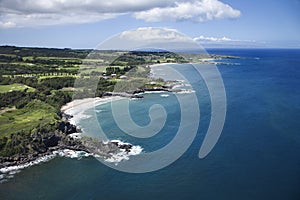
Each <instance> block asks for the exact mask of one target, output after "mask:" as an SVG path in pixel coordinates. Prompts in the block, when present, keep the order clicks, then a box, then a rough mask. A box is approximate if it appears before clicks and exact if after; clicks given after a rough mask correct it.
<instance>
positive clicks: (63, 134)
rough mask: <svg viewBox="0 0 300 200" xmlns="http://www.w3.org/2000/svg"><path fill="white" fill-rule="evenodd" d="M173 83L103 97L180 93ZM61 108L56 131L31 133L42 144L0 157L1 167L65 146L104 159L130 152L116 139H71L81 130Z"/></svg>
mask: <svg viewBox="0 0 300 200" xmlns="http://www.w3.org/2000/svg"><path fill="white" fill-rule="evenodd" d="M175 83H176V82H174V83H171V84H170V83H169V85H168V86H163V87H156V88H146V89H140V90H135V91H132V92H124V93H117V92H107V93H105V94H104V96H105V97H116V96H117V97H126V98H143V96H142V94H143V93H145V92H180V91H182V90H174V89H173V85H172V84H175ZM66 109H67V108H64V109H62V113H61V118H62V122H60V123H59V124H58V127H57V131H54V132H49V133H46V134H31V136H30V137H31V139H32V141H33V142H34V141H38V140H39V141H41V144H42V145H39V146H37V147H36V149H35V151H34V152H30V153H26V154H19V155H15V156H10V157H0V168H5V167H11V166H17V165H24V164H26V163H30V162H34V161H35V160H38V159H40V158H42V157H45V156H51V155H54V154H55V152H59V151H64V150H66V149H69V150H73V151H83V152H86V153H88V154H93V155H97V156H100V157H103V158H105V159H107V158H110V157H111V156H112V155H113V154H117V153H119V152H120V151H125V152H126V153H129V152H130V151H131V148H132V147H133V146H132V145H131V144H128V143H121V142H116V141H109V142H104V141H98V140H95V139H92V138H84V139H74V138H73V137H71V136H70V135H71V134H73V133H81V130H80V129H79V128H78V127H76V126H75V125H74V124H71V123H70V122H69V121H70V119H71V118H72V117H73V116H71V115H68V114H66V113H65V112H64V111H65V110H66Z"/></svg>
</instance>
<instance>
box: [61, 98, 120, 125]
mask: <svg viewBox="0 0 300 200" xmlns="http://www.w3.org/2000/svg"><path fill="white" fill-rule="evenodd" d="M124 98H125V97H119V96H113V97H104V98H100V97H96V98H85V99H76V100H73V101H71V102H69V103H67V104H66V105H64V106H62V108H61V111H62V112H64V113H66V114H68V115H72V116H73V117H72V118H71V119H70V120H69V122H70V123H71V124H74V125H78V123H77V122H78V121H79V120H80V119H83V118H88V117H90V116H88V115H85V114H84V112H85V111H86V110H88V109H91V108H94V107H95V106H98V105H101V104H105V103H109V102H112V101H117V100H121V99H124Z"/></svg>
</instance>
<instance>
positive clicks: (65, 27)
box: [0, 0, 300, 49]
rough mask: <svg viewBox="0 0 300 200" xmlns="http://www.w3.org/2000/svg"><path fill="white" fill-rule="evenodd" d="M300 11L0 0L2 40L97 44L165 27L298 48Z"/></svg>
mask: <svg viewBox="0 0 300 200" xmlns="http://www.w3.org/2000/svg"><path fill="white" fill-rule="evenodd" d="M299 10H300V0H177V1H173V0H109V1H100V0H40V1H36V0H22V1H21V0H0V45H15V46H37V47H56V48H81V49H82V48H95V47H96V46H97V45H98V44H99V43H101V42H103V41H104V40H106V39H107V38H110V37H112V36H114V35H116V34H120V33H123V32H125V33H130V30H133V29H139V28H141V27H148V29H146V30H155V29H152V28H151V27H161V28H164V29H167V30H176V31H178V32H179V33H183V34H185V35H186V36H187V37H189V38H191V39H192V40H193V41H195V42H197V43H199V44H201V45H203V46H204V47H212V48H215V47H219V48H240V47H244V48H300V12H299ZM139 30H143V31H144V30H145V29H139ZM126 31H127V32H126ZM128 31H129V32H128ZM160 34H163V33H160Z"/></svg>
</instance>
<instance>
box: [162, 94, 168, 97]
mask: <svg viewBox="0 0 300 200" xmlns="http://www.w3.org/2000/svg"><path fill="white" fill-rule="evenodd" d="M160 96H161V97H169V96H170V95H168V94H161V95H160Z"/></svg>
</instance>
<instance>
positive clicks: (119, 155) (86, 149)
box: [0, 63, 192, 182]
mask: <svg viewBox="0 0 300 200" xmlns="http://www.w3.org/2000/svg"><path fill="white" fill-rule="evenodd" d="M170 64H177V63H168V64H166V63H163V64H154V65H152V66H150V67H151V72H153V67H156V66H161V65H170ZM151 72H150V73H151ZM152 75H153V74H152ZM171 82H172V83H168V85H169V86H166V87H157V88H148V89H142V90H136V91H134V92H131V93H114V92H108V93H106V94H105V96H103V97H95V98H83V99H75V100H73V101H71V102H69V103H67V104H65V105H63V106H62V107H61V109H60V111H61V113H62V116H63V117H62V121H63V128H65V127H66V126H68V130H69V129H72V130H71V131H70V132H68V133H65V135H60V136H59V137H61V138H60V140H61V141H63V140H65V139H67V143H65V141H63V142H61V143H59V144H58V145H55V146H54V147H50V148H48V150H47V152H45V153H38V154H34V155H33V154H28V155H21V156H19V157H20V158H18V159H16V158H14V157H11V158H9V159H7V160H6V163H2V166H1V168H0V182H1V181H2V180H4V179H6V178H9V176H11V175H12V174H15V173H18V172H19V171H20V170H21V169H24V168H27V167H30V166H33V165H37V164H40V163H43V162H47V161H49V160H51V159H53V158H55V157H56V156H63V157H69V158H82V157H88V156H93V157H95V158H98V157H101V158H103V159H104V161H107V162H113V163H118V162H121V161H122V160H128V159H129V156H131V155H138V154H140V153H141V152H142V150H143V148H142V147H140V146H138V145H137V146H133V145H132V144H129V143H125V142H123V141H119V140H111V141H98V142H97V144H95V143H94V144H93V143H91V142H88V145H87V146H85V145H86V144H84V142H82V141H81V140H75V142H74V141H72V142H70V140H69V139H70V138H71V139H80V138H81V133H80V131H81V130H80V127H79V125H78V122H79V121H80V120H81V119H83V118H86V117H88V116H87V115H85V114H84V112H85V111H86V110H88V109H91V108H93V107H95V106H99V105H102V104H105V103H109V102H112V101H118V100H122V99H128V98H143V97H142V96H141V94H147V93H157V92H171V93H182V92H192V91H189V90H185V89H177V88H176V86H178V84H179V86H180V84H182V81H179V80H175V79H174V80H172V81H171ZM175 88H176V89H175ZM167 96H168V95H165V96H162V97H167ZM59 130H63V129H59ZM79 130H80V131H79ZM73 133H74V134H73ZM73 135H75V137H73ZM89 145H90V146H89ZM90 147H92V148H90ZM107 149H109V150H110V151H109V153H108V151H107ZM1 173H2V174H1Z"/></svg>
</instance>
